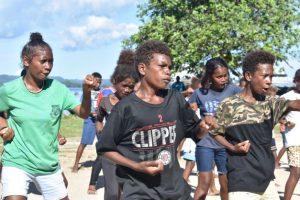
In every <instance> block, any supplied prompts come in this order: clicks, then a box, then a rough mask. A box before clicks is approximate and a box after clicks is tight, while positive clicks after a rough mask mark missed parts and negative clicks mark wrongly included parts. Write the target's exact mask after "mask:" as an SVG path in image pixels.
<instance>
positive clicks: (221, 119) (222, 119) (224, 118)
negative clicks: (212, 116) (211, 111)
mask: <svg viewBox="0 0 300 200" xmlns="http://www.w3.org/2000/svg"><path fill="white" fill-rule="evenodd" d="M227 108H228V106H227V105H226V103H225V102H222V103H221V104H220V105H219V107H218V110H217V112H216V120H217V124H218V128H216V129H214V130H211V131H210V134H211V135H225V128H226V126H227V125H228V124H229V123H228V120H229V119H231V116H230V114H231V112H229V110H228V109H227Z"/></svg>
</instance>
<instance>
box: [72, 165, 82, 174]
mask: <svg viewBox="0 0 300 200" xmlns="http://www.w3.org/2000/svg"><path fill="white" fill-rule="evenodd" d="M79 169H80V167H77V166H75V165H74V166H73V167H72V172H73V173H77V172H78V170H79Z"/></svg>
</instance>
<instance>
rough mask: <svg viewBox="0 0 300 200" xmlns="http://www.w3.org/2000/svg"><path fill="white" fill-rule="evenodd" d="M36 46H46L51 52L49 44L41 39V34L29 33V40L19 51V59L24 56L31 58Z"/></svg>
mask: <svg viewBox="0 0 300 200" xmlns="http://www.w3.org/2000/svg"><path fill="white" fill-rule="evenodd" d="M38 48H48V49H49V50H50V51H51V52H52V49H51V47H50V45H49V44H48V43H47V42H45V41H44V40H43V36H42V34H40V33H39V32H35V33H31V34H30V40H29V42H27V43H26V44H25V45H24V47H23V49H22V51H21V60H23V58H24V57H27V58H29V60H31V59H32V57H33V55H34V54H35V53H36V50H37V49H38ZM24 68H25V66H24Z"/></svg>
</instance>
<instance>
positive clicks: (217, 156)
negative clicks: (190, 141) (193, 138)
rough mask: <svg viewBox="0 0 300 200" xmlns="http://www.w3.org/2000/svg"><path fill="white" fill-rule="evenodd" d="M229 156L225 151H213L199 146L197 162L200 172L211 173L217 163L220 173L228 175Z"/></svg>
mask: <svg viewBox="0 0 300 200" xmlns="http://www.w3.org/2000/svg"><path fill="white" fill-rule="evenodd" d="M226 161H227V154H226V150H225V149H213V148H209V147H202V146H197V148H196V162H197V169H198V172H210V171H212V170H213V167H214V163H216V166H217V169H218V173H219V174H226V173H227V169H226Z"/></svg>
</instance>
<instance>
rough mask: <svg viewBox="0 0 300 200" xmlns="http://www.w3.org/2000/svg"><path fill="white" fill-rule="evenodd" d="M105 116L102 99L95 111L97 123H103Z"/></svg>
mask: <svg viewBox="0 0 300 200" xmlns="http://www.w3.org/2000/svg"><path fill="white" fill-rule="evenodd" d="M106 115H107V113H106V111H105V109H104V98H102V99H101V101H100V104H99V107H98V110H97V117H96V119H97V121H99V122H103V120H104V118H105V116H106Z"/></svg>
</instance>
